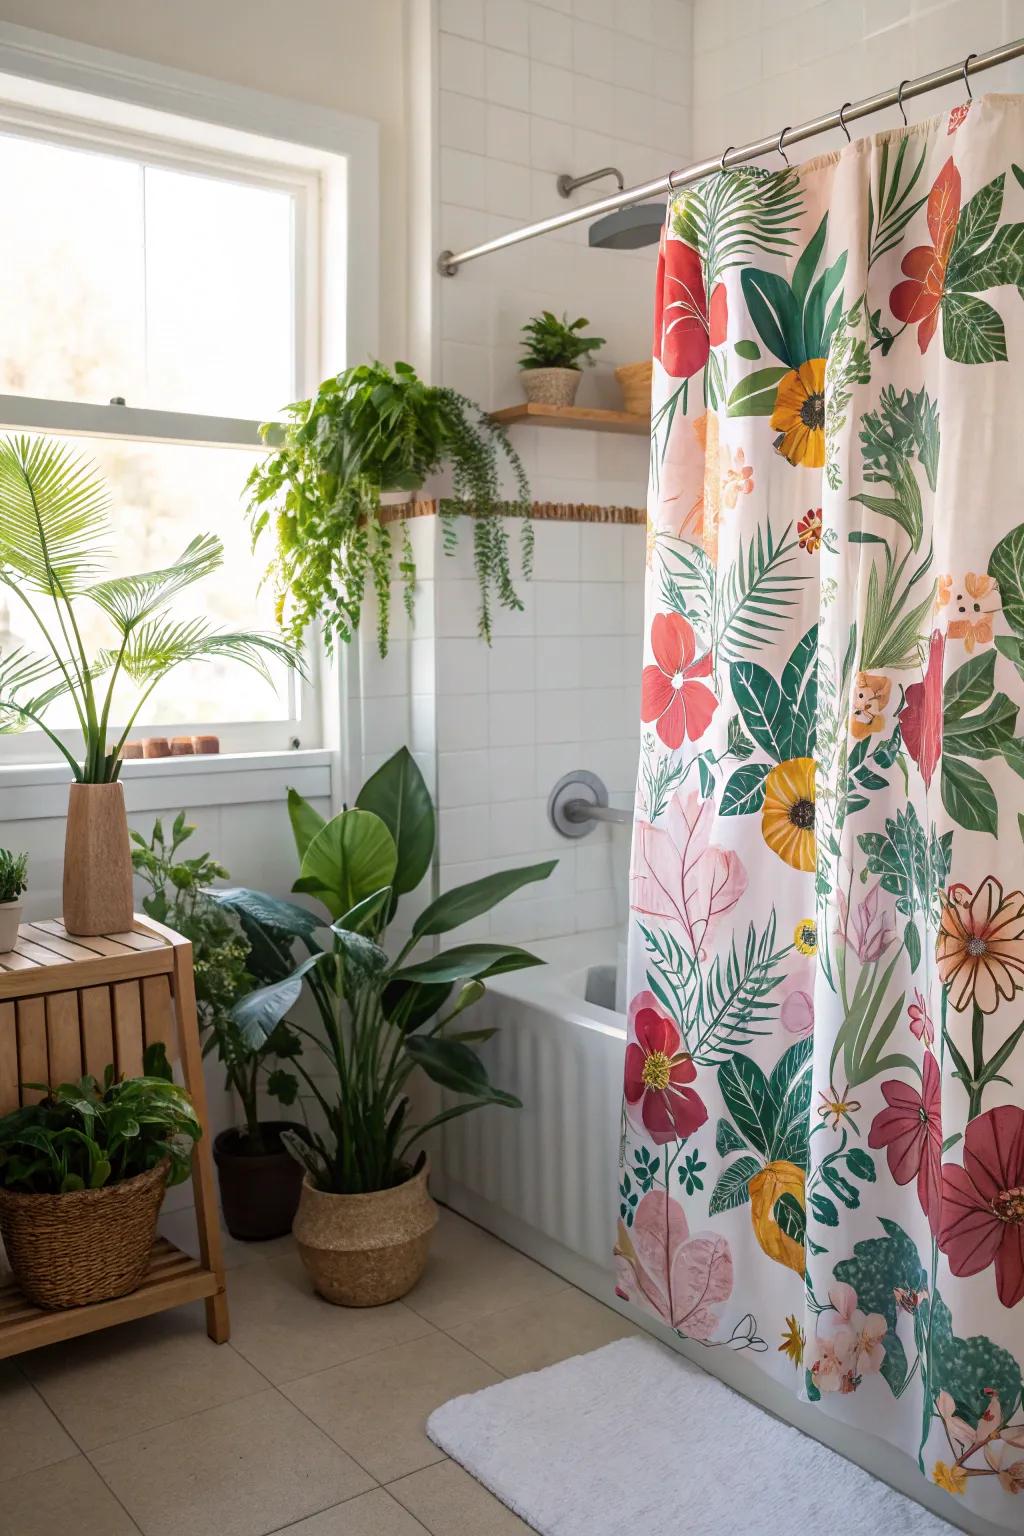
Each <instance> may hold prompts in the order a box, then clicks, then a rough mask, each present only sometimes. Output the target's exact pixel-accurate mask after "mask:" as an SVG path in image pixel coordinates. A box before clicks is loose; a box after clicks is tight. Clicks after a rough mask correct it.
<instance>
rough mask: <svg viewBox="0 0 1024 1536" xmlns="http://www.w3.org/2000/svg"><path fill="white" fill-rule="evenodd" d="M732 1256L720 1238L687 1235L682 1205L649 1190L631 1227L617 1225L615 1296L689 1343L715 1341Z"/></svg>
mask: <svg viewBox="0 0 1024 1536" xmlns="http://www.w3.org/2000/svg"><path fill="white" fill-rule="evenodd" d="M732 1285H733V1268H732V1253H731V1252H730V1249H729V1244H728V1243H727V1242H726V1240H725V1238H724V1237H717V1236H715V1235H713V1234H712V1233H710V1232H695V1233H693V1234H692V1235H691V1233H690V1229H689V1226H688V1225H687V1221H686V1215H685V1213H684V1211H683V1208H682V1206H681V1205H679V1204H678V1203H677V1202H676V1201H674V1200H670V1199H669V1197H668V1195H667V1194H666V1192H665V1191H664V1190H661V1189H652V1190H651V1191H650V1192H649V1193H648V1194H646V1195H644V1197H643V1199H642V1200H641V1201H640V1204H639V1205H638V1206H637V1208H636V1216H635V1218H634V1220H633V1225H632V1227H629V1228H627V1227H626V1225H625V1223H624V1222H621V1221H620V1222H619V1236H618V1241H617V1243H616V1244H615V1294H616V1296H620V1297H621V1298H622V1300H623V1301H632V1302H636V1303H638V1304H639V1305H641V1306H646V1307H649V1308H650V1309H651V1310H652V1311H653V1312H654V1313H655V1314H656V1315H657V1316H658V1317H660V1318H661V1320H662V1322H664V1323H667V1324H668V1326H669V1327H670V1328H678V1329H679V1330H680V1332H682V1333H685V1334H687V1335H688V1336H689V1337H690V1338H692V1339H702V1340H704V1341H705V1342H707V1341H708V1340H710V1339H712V1338H714V1336H715V1333H716V1332H717V1330H718V1325H719V1320H718V1314H717V1312H716V1311H715V1306H716V1304H717V1303H718V1302H722V1301H728V1299H729V1297H730V1296H731V1295H732Z"/></svg>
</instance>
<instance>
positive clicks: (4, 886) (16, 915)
mask: <svg viewBox="0 0 1024 1536" xmlns="http://www.w3.org/2000/svg"><path fill="white" fill-rule="evenodd" d="M27 873H28V854H27V853H11V851H10V849H9V848H0V955H6V954H9V953H10V952H11V950H12V949H13V948H14V946H15V944H17V942H18V924H19V923H20V922H21V893H22V891H24V890H25V889H26V887H27V885H28V880H27Z"/></svg>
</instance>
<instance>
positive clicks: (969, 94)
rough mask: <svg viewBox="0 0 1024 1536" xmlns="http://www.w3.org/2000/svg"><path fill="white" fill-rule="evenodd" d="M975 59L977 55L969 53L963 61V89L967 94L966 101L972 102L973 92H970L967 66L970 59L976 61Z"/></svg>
mask: <svg viewBox="0 0 1024 1536" xmlns="http://www.w3.org/2000/svg"><path fill="white" fill-rule="evenodd" d="M977 57H978V55H977V54H976V53H969V54H968V55H967V57H966V59H964V89H965V90H966V92H967V100H968V101H973V100H974V92H973V91H972V90H971V82H970V80H968V78H967V66H968V65H969V64H970V62H971V60H972V59H976V58H977Z"/></svg>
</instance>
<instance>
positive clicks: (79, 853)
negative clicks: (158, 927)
mask: <svg viewBox="0 0 1024 1536" xmlns="http://www.w3.org/2000/svg"><path fill="white" fill-rule="evenodd" d="M131 925H132V857H131V851H130V849H129V845H128V818H127V816H126V815H125V809H124V790H123V789H122V788H121V785H120V784H72V786H71V790H70V793H69V795H68V825H67V832H66V834H65V838H64V926H65V928H66V929H67V931H68V933H78V934H81V935H82V936H83V937H85V936H87V935H89V934H96V933H124V932H125V931H126V930H127V929H129V928H130V927H131Z"/></svg>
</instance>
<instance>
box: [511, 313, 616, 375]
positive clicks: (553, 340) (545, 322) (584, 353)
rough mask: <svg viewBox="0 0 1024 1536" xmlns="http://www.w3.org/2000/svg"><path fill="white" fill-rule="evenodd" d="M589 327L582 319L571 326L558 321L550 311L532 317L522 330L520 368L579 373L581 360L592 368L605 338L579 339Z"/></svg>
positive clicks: (588, 337)
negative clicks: (554, 369) (581, 333)
mask: <svg viewBox="0 0 1024 1536" xmlns="http://www.w3.org/2000/svg"><path fill="white" fill-rule="evenodd" d="M589 324H590V321H589V320H588V319H586V317H585V316H583V315H581V316H580V318H579V319H578V320H573V321H572V322H571V323H569V322H567V320H566V317H565V315H564V314H563V316H562V318H561V320H559V318H558V316H557V315H553V314H552V313H551V311H550V309H545V310H544V311H543V312H542V313H541V314H539V315H534V317H533V319H532V320H530V321H528V323H527V324H526V325H524V326H523V335H524V336H525V337H526V340H525V341H524V342H523V343H522V349H523V356H522V358H521V359H520V363H519V366H520V368H527V369H529V368H574V369H576V370H577V372H578V371H579V366H580V359H581V358H582V359H583V361H584V362H585V363H587V364H588V365H590V366H592V365H593V362H594V358H593V353H595V352H597V351H599V350H600V348H601V347H603V346H604V337H603V336H581V335H579V334H578V333H579V332H580V331H582V330H583V329H584V327H585V326H588V325H589Z"/></svg>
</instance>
